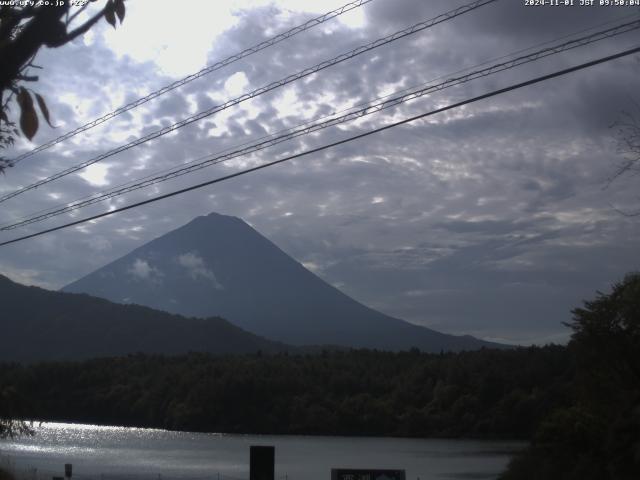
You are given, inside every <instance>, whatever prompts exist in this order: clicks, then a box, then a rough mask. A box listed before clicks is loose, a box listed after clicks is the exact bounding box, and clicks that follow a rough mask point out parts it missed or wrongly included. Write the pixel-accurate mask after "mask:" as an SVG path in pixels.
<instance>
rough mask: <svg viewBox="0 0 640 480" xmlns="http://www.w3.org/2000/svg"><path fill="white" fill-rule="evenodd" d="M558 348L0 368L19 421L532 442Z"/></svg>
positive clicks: (563, 371) (559, 364) (549, 404)
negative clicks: (14, 395) (15, 396)
mask: <svg viewBox="0 0 640 480" xmlns="http://www.w3.org/2000/svg"><path fill="white" fill-rule="evenodd" d="M572 376H573V365H572V363H571V359H570V357H569V355H568V354H567V351H566V349H565V348H563V347H545V348H528V349H518V350H506V351H503V350H482V351H477V352H467V353H460V354H443V355H433V354H423V353H420V352H419V351H417V350H413V351H409V352H400V353H388V352H381V351H368V350H354V351H348V352H340V351H333V352H328V351H325V352H324V353H320V354H317V355H311V354H309V355H291V354H289V355H287V354H278V355H273V356H267V355H262V354H260V353H257V354H254V355H242V356H240V355H238V356H220V357H216V356H212V355H208V354H198V353H193V354H189V355H185V356H179V357H165V356H153V355H142V354H140V355H131V356H128V357H122V358H107V359H98V360H89V361H85V362H80V363H42V364H36V365H30V366H24V365H19V364H13V365H11V364H4V365H2V366H0V382H1V383H2V384H5V385H7V384H10V385H13V386H14V388H15V389H16V390H17V391H18V392H20V393H21V395H22V398H23V399H24V401H23V402H21V403H23V404H24V410H23V411H22V412H21V413H22V416H23V417H24V418H31V419H38V420H56V421H70V422H84V423H95V424H108V425H126V426H139V427H155V428H166V429H175V430H188V431H209V432H234V433H290V434H331V435H333V434H337V435H389V436H418V437H425V436H447V437H459V436H482V437H486V436H492V437H499V436H503V437H519V438H528V437H529V436H530V435H531V433H532V429H533V427H534V425H536V424H537V423H538V422H539V420H540V419H541V418H542V416H543V415H545V414H546V413H548V412H549V410H550V409H552V408H554V407H557V406H559V405H563V404H567V402H568V400H569V399H568V393H569V392H568V391H567V387H566V385H567V382H568V381H569V380H570V378H571V377H572Z"/></svg>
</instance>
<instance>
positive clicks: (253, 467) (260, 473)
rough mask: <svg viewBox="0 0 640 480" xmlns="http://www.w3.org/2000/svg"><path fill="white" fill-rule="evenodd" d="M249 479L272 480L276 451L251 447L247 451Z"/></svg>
mask: <svg viewBox="0 0 640 480" xmlns="http://www.w3.org/2000/svg"><path fill="white" fill-rule="evenodd" d="M249 456H250V460H249V479H250V480H274V476H275V475H274V473H275V456H276V449H275V447H272V446H260V445H253V446H251V447H250V449H249Z"/></svg>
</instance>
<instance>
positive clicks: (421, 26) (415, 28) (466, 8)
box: [0, 0, 498, 203]
mask: <svg viewBox="0 0 640 480" xmlns="http://www.w3.org/2000/svg"><path fill="white" fill-rule="evenodd" d="M496 1H498V0H477V1H475V2H472V3H469V4H467V5H463V6H461V7H458V8H455V9H453V10H450V11H448V12H446V13H443V14H441V15H438V16H437V17H435V18H432V19H430V20H426V21H423V22H420V23H416V24H415V25H412V26H411V27H409V28H406V29H404V30H400V31H398V32H395V33H393V34H391V35H388V36H386V37H383V38H379V39H378V40H375V41H373V42H370V43H368V44H366V45H362V46H360V47H357V48H355V49H353V50H351V51H349V52H347V53H343V54H341V55H338V56H337V57H334V58H332V59H330V60H325V61H324V62H321V63H319V64H317V65H314V66H313V67H309V68H306V69H304V70H301V71H299V72H297V73H294V74H291V75H289V76H287V77H285V78H283V79H281V80H278V81H276V82H272V83H270V84H268V85H266V86H263V87H260V88H258V89H256V90H254V91H252V92H249V93H245V94H244V95H241V96H239V97H236V98H234V99H232V100H228V101H227V102H225V103H224V104H222V105H216V106H214V107H212V108H209V109H207V110H204V111H202V112H199V113H197V114H195V115H192V116H191V117H187V118H185V119H183V120H181V121H179V122H176V123H174V124H173V125H170V126H168V127H163V128H161V129H160V130H156V131H155V132H152V133H150V134H148V135H145V136H144V137H140V138H138V139H136V140H134V141H132V142H129V143H127V144H125V145H121V146H119V147H117V148H114V149H112V150H109V151H108V152H106V153H103V154H101V155H98V156H97V157H94V158H92V159H90V160H86V161H84V162H82V163H79V164H77V165H74V166H72V167H69V168H67V169H65V170H62V171H61V172H58V173H56V174H54V175H51V176H49V177H46V178H44V179H42V180H39V181H37V182H35V183H32V184H30V185H28V186H26V187H23V188H21V189H18V190H15V191H13V192H11V193H8V194H5V195H3V196H1V197H0V203H2V202H5V201H7V200H9V199H10V198H13V197H16V196H18V195H21V194H23V193H25V192H27V191H29V190H33V189H34V188H38V187H40V186H42V185H45V184H47V183H50V182H53V181H54V180H57V179H59V178H62V177H65V176H67V175H70V174H72V173H75V172H77V171H79V170H82V169H83V168H86V167H88V166H89V165H93V164H94V163H97V162H99V161H101V160H104V159H106V158H109V157H111V156H113V155H116V154H118V153H122V152H124V151H126V150H129V149H131V148H133V147H136V146H138V145H141V144H143V143H146V142H148V141H150V140H153V139H156V138H158V137H161V136H163V135H166V134H168V133H170V132H173V131H174V130H177V129H179V128H182V127H184V126H187V125H190V124H191V123H194V122H197V121H198V120H202V119H203V118H206V117H209V116H211V115H213V114H214V113H218V112H220V111H222V110H225V109H227V108H229V107H232V106H234V105H238V104H239V103H242V102H245V101H247V100H250V99H252V98H255V97H257V96H259V95H262V94H264V93H267V92H270V91H272V90H275V89H277V88H280V87H283V86H285V85H288V84H290V83H293V82H295V81H297V80H300V79H301V78H304V77H307V76H309V75H311V74H313V73H317V72H319V71H322V70H324V69H326V68H328V67H332V66H334V65H337V64H339V63H341V62H344V61H346V60H349V59H351V58H354V57H356V56H358V55H361V54H363V53H365V52H368V51H371V50H373V49H375V48H378V47H381V46H383V45H387V44H389V43H391V42H394V41H396V40H399V39H401V38H404V37H407V36H409V35H413V34H414V33H417V32H420V31H422V30H425V29H427V28H430V27H432V26H434V25H437V24H439V23H442V22H445V21H447V20H451V19H452V18H455V17H458V16H460V15H463V14H465V13H468V12H470V11H473V10H475V9H477V8H480V7H482V6H484V5H487V4H489V3H493V2H496Z"/></svg>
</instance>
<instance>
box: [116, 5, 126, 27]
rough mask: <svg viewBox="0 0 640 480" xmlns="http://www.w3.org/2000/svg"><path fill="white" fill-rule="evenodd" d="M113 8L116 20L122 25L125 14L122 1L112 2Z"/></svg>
mask: <svg viewBox="0 0 640 480" xmlns="http://www.w3.org/2000/svg"><path fill="white" fill-rule="evenodd" d="M114 7H115V10H116V15H118V19H119V20H120V23H122V21H123V20H124V12H125V8H124V0H114Z"/></svg>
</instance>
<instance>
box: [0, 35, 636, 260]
mask: <svg viewBox="0 0 640 480" xmlns="http://www.w3.org/2000/svg"><path fill="white" fill-rule="evenodd" d="M638 52H640V47H634V48H631V49H627V50H623V51H621V52H618V53H616V54H613V55H608V56H606V57H600V58H598V59H596V60H591V61H589V62H585V63H581V64H579V65H576V66H573V67H569V68H565V69H562V70H558V71H555V72H553V73H549V74H546V75H542V76H538V77H535V78H532V79H529V80H527V81H524V82H520V83H516V84H512V85H510V86H508V87H503V88H500V89H497V90H492V91H490V92H488V93H485V94H482V95H479V96H476V97H472V98H469V99H466V100H463V101H460V102H456V103H453V104H450V105H447V106H445V107H440V108H437V109H435V110H431V111H428V112H425V113H422V114H419V115H415V116H412V117H409V118H406V119H403V120H400V121H397V122H394V123H390V124H388V125H384V126H382V127H379V128H375V129H373V130H369V131H367V132H363V133H360V134H357V135H353V136H351V137H348V138H345V139H342V140H338V141H336V142H332V143H329V144H326V145H322V146H320V147H316V148H312V149H309V150H305V151H304V152H300V153H297V154H295V155H290V156H287V157H284V158H280V159H278V160H273V161H271V162H267V163H264V164H262V165H258V166H255V167H252V168H248V169H245V170H241V171H239V172H235V173H232V174H229V175H225V176H223V177H218V178H214V179H212V180H209V181H206V182H202V183H199V184H196V185H191V186H189V187H186V188H182V189H180V190H175V191H173V192H169V193H165V194H163V195H159V196H156V197H153V198H149V199H146V200H143V201H140V202H136V203H133V204H130V205H126V206H124V207H120V208H116V209H114V210H110V211H108V212H103V213H100V214H97V215H93V216H90V217H86V218H83V219H80V220H76V221H73V222H69V223H66V224H63V225H59V226H56V227H52V228H48V229H46V230H41V231H39V232H35V233H32V234H29V235H24V236H22V237H18V238H15V239H12V240H7V241H4V242H2V243H0V247H2V246H5V245H10V244H13V243H17V242H20V241H24V240H27V239H30V238H34V237H38V236H41V235H45V234H47V233H51V232H55V231H58V230H62V229H65V228H69V227H73V226H76V225H80V224H82V223H86V222H90V221H94V220H98V219H100V218H104V217H107V216H111V215H115V214H117V213H121V212H124V211H127V210H131V209H133V208H138V207H141V206H143V205H148V204H150V203H155V202H158V201H160V200H164V199H167V198H171V197H174V196H176V195H181V194H183V193H187V192H190V191H193V190H197V189H200V188H203V187H206V186H209V185H213V184H216V183H220V182H223V181H227V180H231V179H232V178H236V177H240V176H243V175H247V174H249V173H253V172H256V171H258V170H262V169H265V168H268V167H272V166H274V165H278V164H281V163H284V162H288V161H291V160H294V159H296V158H301V157H303V156H307V155H311V154H313V153H317V152H321V151H324V150H327V149H330V148H333V147H336V146H338V145H342V144H345V143H348V142H352V141H354V140H358V139H361V138H365V137H368V136H371V135H374V134H377V133H380V132H383V131H386V130H389V129H392V128H395V127H398V126H400V125H404V124H407V123H411V122H414V121H416V120H420V119H423V118H426V117H429V116H432V115H436V114H438V113H442V112H445V111H448V110H452V109H455V108H459V107H462V106H464V105H468V104H471V103H474V102H477V101H480V100H484V99H487V98H491V97H495V96H497V95H502V94H504V93H507V92H510V91H513V90H517V89H520V88H523V87H526V86H529V85H534V84H536V83H540V82H544V81H547V80H551V79H553V78H557V77H560V76H563V75H567V74H569V73H572V72H576V71H579V70H583V69H585V68H589V67H592V66H595V65H599V64H602V63H605V62H609V61H612V60H615V59H618V58H622V57H626V56H628V55H633V54H635V53H638Z"/></svg>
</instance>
